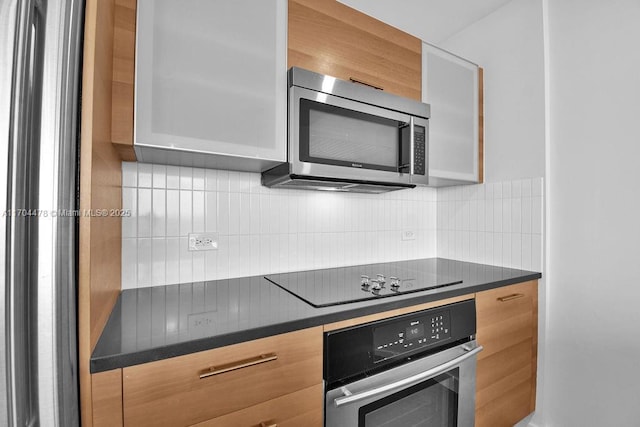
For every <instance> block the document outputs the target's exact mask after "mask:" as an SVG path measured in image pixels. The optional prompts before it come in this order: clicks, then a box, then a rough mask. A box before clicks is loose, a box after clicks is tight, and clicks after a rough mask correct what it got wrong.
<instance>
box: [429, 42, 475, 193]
mask: <svg viewBox="0 0 640 427" xmlns="http://www.w3.org/2000/svg"><path fill="white" fill-rule="evenodd" d="M422 75H423V79H422V100H423V101H424V102H426V103H428V104H430V105H431V118H430V120H429V185H433V186H444V185H456V184H471V183H476V182H482V180H483V176H482V175H483V170H482V163H483V151H482V150H483V142H484V138H483V134H484V130H483V129H484V124H483V120H484V116H483V74H482V69H481V68H480V67H478V65H476V64H474V63H472V62H469V61H467V60H465V59H463V58H460V57H458V56H456V55H454V54H452V53H449V52H447V51H445V50H442V49H440V48H438V47H435V46H433V45H430V44H428V43H423V48H422Z"/></svg>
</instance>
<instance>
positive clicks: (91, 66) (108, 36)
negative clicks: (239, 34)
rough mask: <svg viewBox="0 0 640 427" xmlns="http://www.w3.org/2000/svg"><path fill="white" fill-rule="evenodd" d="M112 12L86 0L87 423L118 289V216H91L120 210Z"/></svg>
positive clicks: (82, 269)
mask: <svg viewBox="0 0 640 427" xmlns="http://www.w3.org/2000/svg"><path fill="white" fill-rule="evenodd" d="M114 15H115V3H114V1H113V0H88V1H87V2H86V9H85V34H84V52H83V55H84V57H83V70H82V110H81V115H82V118H81V129H80V141H81V142H80V212H81V215H80V218H79V229H80V232H79V272H78V276H79V277H78V281H79V284H78V352H79V377H80V405H81V419H82V425H83V426H91V425H92V420H93V414H92V386H91V383H92V379H91V378H92V377H91V375H90V372H89V360H90V358H91V353H92V351H93V348H94V347H95V344H96V342H97V340H98V338H99V336H100V333H101V332H102V329H103V328H104V325H105V324H106V321H107V319H108V317H109V314H110V313H111V309H112V307H113V305H114V304H115V301H116V299H117V297H118V294H119V292H120V247H121V244H122V242H121V227H120V218H118V217H92V216H91V213H92V212H95V211H96V210H97V209H118V208H120V207H121V203H122V196H121V163H120V156H119V154H118V153H117V151H116V150H115V149H114V147H113V144H112V143H111V98H112V90H111V86H112V85H111V83H112V69H113V25H114V24H113V23H114ZM96 397H97V398H98V399H100V398H101V397H99V396H96Z"/></svg>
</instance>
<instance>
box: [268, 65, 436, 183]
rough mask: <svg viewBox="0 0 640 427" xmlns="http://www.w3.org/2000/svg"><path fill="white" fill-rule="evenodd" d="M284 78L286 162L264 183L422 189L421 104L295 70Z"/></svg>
mask: <svg viewBox="0 0 640 427" xmlns="http://www.w3.org/2000/svg"><path fill="white" fill-rule="evenodd" d="M288 79H289V100H288V151H287V162H286V163H283V164H280V165H278V166H276V167H274V168H272V169H270V170H268V171H265V172H263V173H262V184H263V185H265V186H267V187H287V188H300V189H313V190H334V191H352V192H364V193H382V192H386V191H392V190H400V189H403V188H412V187H415V186H416V185H427V184H428V177H429V171H428V167H429V161H428V153H429V149H428V147H429V120H428V119H429V114H430V107H429V105H428V104H424V103H422V102H419V101H416V100H412V99H407V98H403V97H399V96H396V95H392V94H389V93H385V92H383V91H381V90H377V89H373V88H371V87H367V86H364V85H361V84H357V83H352V82H347V81H343V80H339V79H336V78H335V77H331V76H325V75H321V74H317V73H314V72H311V71H307V70H303V69H301V68H296V67H293V68H291V69H290V70H289V74H288Z"/></svg>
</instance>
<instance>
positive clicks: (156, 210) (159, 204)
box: [151, 189, 167, 237]
mask: <svg viewBox="0 0 640 427" xmlns="http://www.w3.org/2000/svg"><path fill="white" fill-rule="evenodd" d="M151 198H152V206H153V208H152V210H151V215H152V216H151V236H152V237H165V236H166V235H167V209H166V208H167V200H166V199H167V192H166V190H164V189H154V190H153V191H152V193H151Z"/></svg>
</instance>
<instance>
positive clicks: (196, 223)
mask: <svg viewBox="0 0 640 427" xmlns="http://www.w3.org/2000/svg"><path fill="white" fill-rule="evenodd" d="M204 195H205V192H204V191H193V192H192V193H191V197H192V206H193V208H192V212H191V215H192V224H191V232H192V233H202V232H204V231H205V229H206V214H207V212H206V205H205V198H204Z"/></svg>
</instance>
